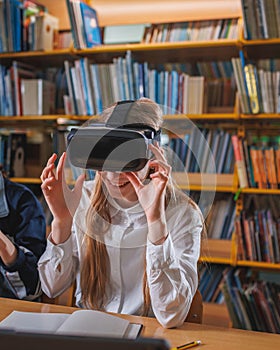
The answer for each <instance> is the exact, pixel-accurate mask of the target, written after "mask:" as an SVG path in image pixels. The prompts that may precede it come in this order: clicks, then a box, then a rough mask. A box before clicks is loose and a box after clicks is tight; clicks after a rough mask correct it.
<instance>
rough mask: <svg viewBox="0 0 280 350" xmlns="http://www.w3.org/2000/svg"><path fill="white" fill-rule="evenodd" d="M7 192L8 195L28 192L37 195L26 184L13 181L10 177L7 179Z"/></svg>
mask: <svg viewBox="0 0 280 350" xmlns="http://www.w3.org/2000/svg"><path fill="white" fill-rule="evenodd" d="M4 181H5V192H6V194H7V195H12V196H16V197H20V196H21V195H23V194H28V195H29V196H31V197H35V195H34V193H33V192H32V191H31V190H30V189H29V188H28V187H27V186H25V185H23V184H20V183H18V182H13V181H11V180H9V179H5V180H4Z"/></svg>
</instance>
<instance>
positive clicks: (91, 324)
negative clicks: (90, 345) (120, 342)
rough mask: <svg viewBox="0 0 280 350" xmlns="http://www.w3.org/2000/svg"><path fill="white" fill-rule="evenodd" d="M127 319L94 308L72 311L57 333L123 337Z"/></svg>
mask: <svg viewBox="0 0 280 350" xmlns="http://www.w3.org/2000/svg"><path fill="white" fill-rule="evenodd" d="M128 326H129V321H127V320H124V319H122V318H120V317H117V316H113V315H109V314H106V313H104V312H101V311H95V310H78V311H74V312H73V313H72V314H71V315H69V317H68V318H67V320H66V321H65V322H64V323H63V324H62V325H61V326H60V327H59V329H58V330H57V331H56V333H57V334H71V335H87V336H101V337H102V336H108V337H109V336H110V337H120V338H122V337H124V336H125V334H126V330H127V328H128Z"/></svg>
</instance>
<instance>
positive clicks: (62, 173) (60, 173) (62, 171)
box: [56, 152, 66, 180]
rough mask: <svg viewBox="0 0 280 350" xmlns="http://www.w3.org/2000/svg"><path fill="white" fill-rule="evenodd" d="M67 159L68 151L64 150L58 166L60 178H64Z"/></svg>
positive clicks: (57, 171) (57, 173) (57, 174)
mask: <svg viewBox="0 0 280 350" xmlns="http://www.w3.org/2000/svg"><path fill="white" fill-rule="evenodd" d="M65 159H66V152H63V153H62V155H61V157H60V158H59V161H58V164H57V167H56V176H57V179H58V180H63V179H64V164H65Z"/></svg>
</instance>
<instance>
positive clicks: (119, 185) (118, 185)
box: [113, 181, 129, 187]
mask: <svg viewBox="0 0 280 350" xmlns="http://www.w3.org/2000/svg"><path fill="white" fill-rule="evenodd" d="M128 183H129V181H127V182H124V183H122V184H113V185H114V186H116V187H123V186H125V185H126V184H128Z"/></svg>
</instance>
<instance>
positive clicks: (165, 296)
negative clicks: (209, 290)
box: [146, 204, 203, 328]
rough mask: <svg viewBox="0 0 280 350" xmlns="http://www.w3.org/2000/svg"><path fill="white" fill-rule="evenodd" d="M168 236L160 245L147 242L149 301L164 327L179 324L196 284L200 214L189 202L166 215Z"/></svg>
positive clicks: (200, 227)
mask: <svg viewBox="0 0 280 350" xmlns="http://www.w3.org/2000/svg"><path fill="white" fill-rule="evenodd" d="M167 220H168V221H167V222H168V229H169V235H168V238H167V239H166V240H165V242H164V243H163V244H162V245H153V244H152V243H150V242H148V245H147V254H146V260H147V279H148V284H149V289H150V296H151V305H152V309H153V312H154V314H155V316H156V318H157V320H158V321H159V322H160V323H161V324H162V326H164V327H166V328H171V327H178V326H180V325H181V324H182V323H183V322H184V321H185V319H186V316H187V314H188V311H189V309H190V306H191V302H192V298H193V296H194V294H195V292H196V289H197V286H198V273H197V262H198V259H199V254H200V242H201V233H202V229H203V218H202V214H201V212H200V210H199V209H198V208H197V207H196V206H192V205H191V204H187V205H185V208H182V207H181V208H178V207H177V208H173V209H172V210H171V215H169V217H168V219H167Z"/></svg>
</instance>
